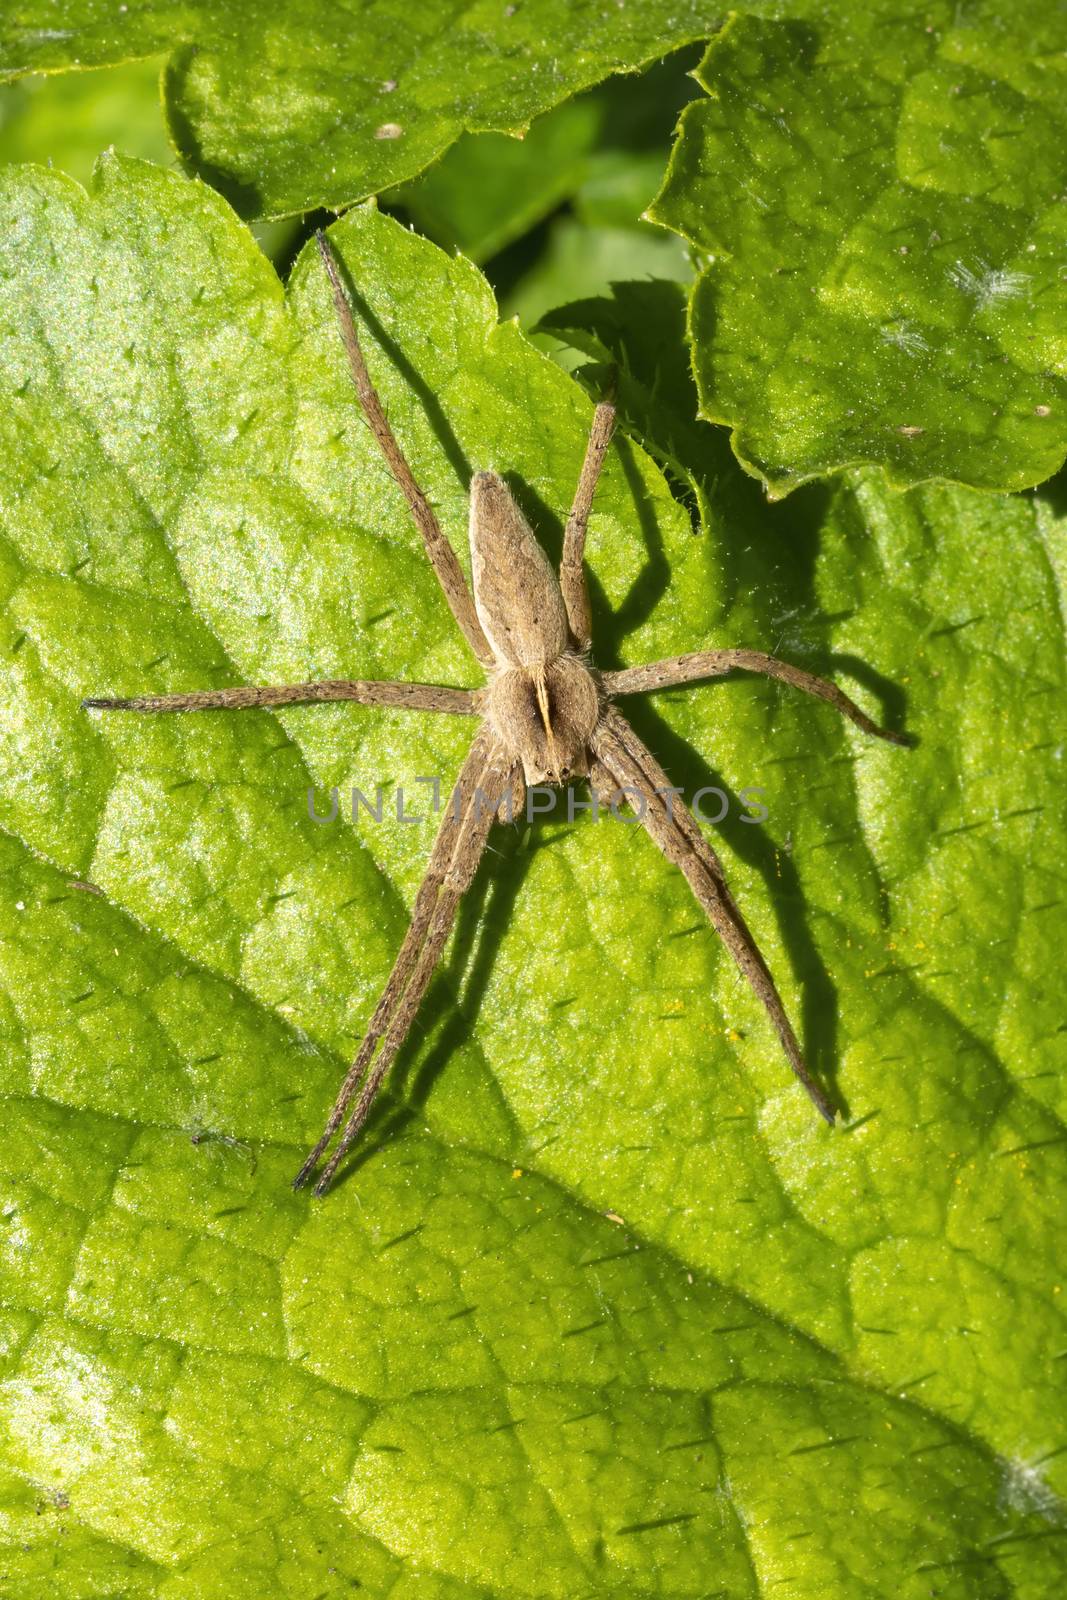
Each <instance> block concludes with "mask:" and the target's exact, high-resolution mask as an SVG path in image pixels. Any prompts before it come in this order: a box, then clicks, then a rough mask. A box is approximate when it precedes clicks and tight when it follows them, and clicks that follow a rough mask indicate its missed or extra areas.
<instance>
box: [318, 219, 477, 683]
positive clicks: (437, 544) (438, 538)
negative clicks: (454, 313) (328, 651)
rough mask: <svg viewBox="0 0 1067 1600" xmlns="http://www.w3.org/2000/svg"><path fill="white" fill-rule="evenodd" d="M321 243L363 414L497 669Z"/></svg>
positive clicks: (466, 620)
mask: <svg viewBox="0 0 1067 1600" xmlns="http://www.w3.org/2000/svg"><path fill="white" fill-rule="evenodd" d="M315 238H316V240H317V241H318V246H319V253H320V255H321V256H322V261H323V265H324V266H325V268H326V272H327V275H328V277H329V280H330V287H331V289H332V290H333V303H334V306H335V308H336V311H337V320H338V322H339V323H340V325H341V338H342V340H343V341H344V347H345V351H346V353H347V355H348V365H349V367H350V368H351V371H352V378H353V381H354V382H355V385H356V392H357V394H358V395H359V403H360V405H361V406H362V407H363V414H364V416H365V417H366V419H367V422H368V423H369V424H370V430H371V432H372V433H373V435H374V437H375V439H376V440H377V442H378V448H379V449H380V450H381V452H382V455H383V456H384V457H385V463H386V466H387V467H388V468H389V471H390V472H391V473H392V475H393V477H394V478H395V479H396V481H397V483H398V484H399V486H400V489H401V491H402V493H403V495H404V499H405V500H406V501H407V503H408V509H409V510H410V512H411V515H412V519H413V520H414V522H415V525H416V527H417V528H418V530H419V532H420V533H421V535H422V542H423V545H424V546H425V549H426V554H427V556H428V557H429V559H430V565H431V566H432V567H433V570H434V572H436V574H437V578H438V582H439V583H440V585H441V588H442V589H443V590H444V596H445V599H446V600H447V601H448V604H449V608H450V610H451V612H452V615H453V616H454V617H455V619H456V622H457V624H458V625H459V628H460V630H461V632H462V634H463V637H464V638H465V639H466V641H467V643H468V644H469V645H470V647H471V649H472V650H473V651H474V654H475V655H476V656H477V657H478V660H479V661H480V662H481V663H482V664H483V666H491V665H492V664H493V652H492V651H491V650H490V648H489V644H488V641H487V640H486V637H485V634H484V633H483V632H482V625H481V623H480V622H479V621H478V614H477V612H476V611H475V609H474V602H473V600H472V599H471V595H470V590H469V589H468V588H467V580H466V579H465V578H464V576H463V568H462V567H461V566H460V564H459V561H458V559H457V557H456V552H455V551H454V550H453V548H452V546H451V545H450V544H449V542H448V540H447V539H446V538H445V536H444V534H443V533H442V532H441V527H440V524H439V523H438V521H437V518H436V516H435V515H434V512H433V508H432V507H431V505H430V502H429V501H428V500H427V498H426V496H425V495H424V494H423V492H422V490H421V489H420V488H419V486H418V484H417V483H416V482H415V476H414V474H413V472H412V470H411V468H410V467H409V466H408V463H407V459H406V458H405V456H404V452H403V451H402V450H401V448H400V446H399V444H398V443H397V439H396V435H395V434H394V432H393V430H392V428H391V427H390V426H389V421H388V418H387V417H386V415H385V410H384V408H383V406H382V402H381V400H380V399H379V397H378V391H377V390H376V389H375V387H374V384H373V383H372V382H371V377H370V373H369V372H368V370H367V363H366V360H365V359H364V356H363V348H362V346H361V344H360V342H359V334H358V333H357V332H356V324H355V319H354V318H353V316H352V308H351V306H350V305H349V303H348V296H347V295H346V293H345V289H344V285H343V283H342V282H341V274H340V271H339V269H338V266H337V259H336V257H335V256H334V253H333V251H332V249H331V248H330V244H329V241H328V239H327V238H326V235H325V234H324V233H323V232H322V231H321V229H320V230H319V231H318V232H317V233H316V234H315Z"/></svg>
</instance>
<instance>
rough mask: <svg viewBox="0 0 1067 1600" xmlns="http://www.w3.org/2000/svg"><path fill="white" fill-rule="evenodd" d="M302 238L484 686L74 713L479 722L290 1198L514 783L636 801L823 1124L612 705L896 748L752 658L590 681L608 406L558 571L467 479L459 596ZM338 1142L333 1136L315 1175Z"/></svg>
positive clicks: (355, 689)
mask: <svg viewBox="0 0 1067 1600" xmlns="http://www.w3.org/2000/svg"><path fill="white" fill-rule="evenodd" d="M316 239H317V242H318V248H319V251H320V253H321V256H322V262H323V266H324V267H325V270H326V273H327V276H328V278H329V283H330V288H331V291H332V295H333V301H334V306H335V309H336V313H337V319H338V323H339V325H340V332H341V338H342V341H343V343H344V347H345V350H346V352H347V356H348V363H349V366H350V368H351V373H352V378H353V380H354V382H355V386H356V391H357V394H358V396H359V401H360V404H361V406H362V409H363V413H364V416H365V417H366V420H367V422H368V423H369V425H370V429H371V432H372V433H373V435H374V438H375V439H376V441H377V443H378V446H379V448H380V450H381V453H382V455H383V456H384V458H385V462H386V464H387V466H388V468H389V470H390V472H391V473H392V475H393V477H394V478H395V480H396V482H397V484H398V485H399V487H400V489H401V490H402V492H403V494H404V498H405V499H406V501H407V504H408V507H409V509H410V512H411V515H412V517H413V519H414V521H415V524H416V526H417V527H418V530H419V533H420V534H421V536H422V540H423V544H424V546H425V550H426V554H427V556H428V558H429V561H430V564H431V566H432V567H433V570H434V572H435V573H436V575H437V578H438V580H439V582H440V584H441V588H442V589H443V591H444V595H445V599H446V600H447V602H448V605H449V607H450V609H451V612H452V615H453V617H454V618H455V621H456V623H457V624H458V626H459V628H460V630H461V632H462V633H463V636H464V638H465V639H466V640H467V643H468V644H469V645H470V648H471V649H472V651H473V652H474V654H475V656H476V657H477V659H478V661H479V663H480V664H481V666H482V667H483V669H484V671H485V675H486V679H487V681H486V684H485V686H484V687H483V688H481V689H477V690H467V689H448V688H442V687H438V686H436V685H432V684H422V683H406V682H388V683H371V682H365V681H346V680H334V681H329V682H322V683H296V684H284V685H278V686H272V687H260V688H232V689H212V690H204V691H198V692H194V693H189V694H171V695H140V696H135V697H134V698H131V699H105V700H101V699H90V700H85V701H84V702H83V705H84V706H85V707H86V708H89V709H95V710H101V711H207V710H214V709H218V710H227V709H228V710H234V709H245V708H247V707H254V706H289V705H296V704H299V703H307V702H312V701H316V702H321V701H327V700H334V701H336V700H354V701H356V702H357V703H358V704H359V705H365V706H389V707H404V708H406V709H408V710H412V711H436V712H445V713H451V714H452V715H457V716H470V717H477V718H479V719H480V725H479V727H478V731H477V733H476V734H475V736H474V739H473V741H472V743H471V746H470V750H469V752H468V755H467V758H466V760H465V761H464V763H463V766H462V768H461V770H460V773H459V777H458V779H457V782H456V787H455V790H454V791H453V796H452V800H451V802H450V803H449V804H448V805H446V806H445V808H444V816H443V820H442V821H441V824H440V827H439V830H438V833H437V837H436V839H435V841H434V845H433V849H432V851H431V853H430V860H429V865H428V866H427V869H426V875H425V877H424V878H423V881H422V883H421V885H420V887H419V890H418V893H417V895H416V897H415V905H414V909H413V912H412V917H411V923H410V926H409V928H408V931H407V934H406V935H405V938H404V941H403V944H402V945H401V947H400V952H399V954H398V955H397V958H396V961H395V963H394V965H393V969H392V972H391V973H390V975H389V978H388V981H387V982H386V985H385V988H384V990H383V991H382V995H381V998H380V999H379V1001H378V1004H377V1006H376V1007H375V1010H374V1013H373V1015H372V1017H371V1019H370V1023H369V1025H368V1027H367V1031H366V1034H365V1035H364V1037H363V1040H362V1043H361V1044H360V1047H359V1050H358V1052H357V1054H356V1057H355V1059H354V1061H353V1062H352V1065H351V1067H350V1068H349V1070H348V1072H347V1074H346V1076H345V1079H344V1082H343V1083H342V1084H341V1088H340V1091H339V1093H338V1095H337V1099H336V1101H335V1102H334V1105H333V1109H332V1110H331V1112H330V1114H329V1117H328V1118H327V1121H326V1126H325V1128H324V1130H323V1133H322V1137H321V1138H320V1139H319V1141H318V1143H317V1144H316V1145H315V1147H314V1149H313V1150H312V1151H311V1152H310V1154H309V1155H308V1157H307V1160H306V1161H305V1162H304V1164H303V1166H302V1167H301V1168H300V1171H299V1172H298V1173H297V1175H296V1177H295V1178H294V1180H293V1186H294V1188H301V1187H302V1186H303V1185H305V1184H306V1183H308V1182H309V1180H310V1179H311V1178H312V1177H313V1176H315V1174H316V1173H318V1178H317V1181H316V1183H315V1186H314V1193H315V1194H316V1195H322V1194H324V1193H325V1191H326V1190H327V1189H328V1188H329V1186H330V1183H331V1182H332V1180H333V1177H334V1175H335V1173H336V1172H337V1169H338V1167H339V1165H340V1163H341V1162H342V1161H343V1159H344V1157H345V1155H346V1153H347V1151H348V1150H349V1149H350V1147H351V1145H352V1144H353V1142H354V1140H355V1139H356V1137H357V1136H358V1134H359V1132H360V1130H361V1129H362V1127H363V1125H364V1123H365V1122H366V1120H367V1116H368V1114H369V1112H370V1109H371V1105H372V1103H373V1101H374V1098H375V1096H376V1095H377V1093H378V1090H379V1089H380V1088H381V1086H382V1083H383V1081H384V1079H385V1076H386V1073H387V1072H388V1071H389V1068H390V1067H391V1065H392V1063H393V1061H394V1059H395V1057H396V1055H397V1052H398V1051H399V1050H400V1048H401V1046H402V1044H403V1043H404V1040H405V1038H406V1037H407V1034H408V1030H409V1029H410V1027H411V1025H412V1022H413V1021H414V1018H415V1014H416V1012H417V1010H418V1008H419V1005H420V1003H421V1001H422V998H423V996H424V994H425V993H426V989H427V986H428V985H429V982H430V978H431V977H432V975H433V972H434V969H435V967H436V965H437V962H438V959H439V957H440V955H441V952H442V950H443V949H444V946H445V943H446V941H447V939H448V936H449V933H450V932H451V929H452V925H453V923H454V921H455V917H456V910H457V907H458V906H459V903H460V900H461V898H462V896H463V894H464V892H465V891H466V890H467V889H468V888H469V886H470V884H471V882H472V880H473V878H474V875H475V872H476V870H477V867H478V863H479V861H480V860H481V857H482V853H483V851H484V850H485V848H486V844H487V841H488V838H489V834H490V830H491V828H492V826H493V823H494V822H495V821H496V820H497V818H498V817H499V818H500V819H501V820H503V819H504V818H507V819H508V820H510V819H511V817H512V816H513V815H514V813H515V811H516V809H517V808H519V807H521V806H522V804H523V799H524V796H525V793H526V786H527V785H531V784H550V785H553V786H559V785H562V784H565V783H567V782H569V781H570V780H571V779H572V778H587V779H588V781H589V784H590V788H591V790H592V794H593V798H594V801H595V802H598V803H599V802H601V801H604V802H607V803H611V802H612V801H614V803H615V804H616V805H617V804H619V803H620V801H621V800H622V799H623V797H627V796H629V797H631V798H630V801H629V803H630V804H631V807H632V809H635V810H637V807H635V806H633V799H634V798H638V799H639V800H640V801H641V805H640V809H639V810H638V816H639V820H640V821H641V823H642V825H643V826H644V828H645V830H646V832H647V833H648V834H649V835H650V837H651V838H652V840H653V841H654V842H655V844H656V845H657V846H658V847H659V849H660V850H661V851H662V852H663V854H664V855H665V856H666V858H667V860H668V861H670V862H671V863H672V864H673V865H674V866H676V867H678V868H679V870H680V871H681V872H682V874H683V875H684V877H685V878H686V880H687V882H688V884H689V887H690V888H691V889H692V891H693V894H694V895H695V897H696V899H697V901H698V902H699V904H700V905H701V906H702V908H703V910H704V911H705V913H706V914H707V917H708V919H709V921H710V922H711V924H712V926H713V927H714V929H715V931H716V932H717V933H718V935H719V937H720V938H721V939H722V941H723V943H724V944H725V945H726V948H727V949H728V950H729V952H730V954H731V955H732V956H733V958H734V960H735V962H736V963H737V966H738V967H739V969H740V971H741V973H742V974H743V976H744V977H745V979H746V980H747V981H748V983H749V984H750V985H751V987H752V989H753V990H754V992H755V993H756V995H757V996H758V997H759V999H760V1000H761V1001H762V1003H763V1005H764V1007H765V1008H766V1011H767V1014H768V1016H769V1017H770V1020H771V1022H772V1023H773V1025H774V1028H775V1031H776V1032H777V1034H778V1037H779V1039H780V1040H781V1043H782V1048H783V1050H784V1052H785V1055H786V1057H787V1059H788V1061H789V1064H790V1066H791V1067H792V1069H793V1072H794V1073H795V1074H796V1077H797V1078H798V1079H799V1081H800V1083H801V1084H802V1085H803V1086H804V1088H805V1089H806V1090H807V1093H808V1095H809V1096H810V1098H811V1100H812V1102H813V1104H814V1105H815V1107H816V1108H817V1110H818V1111H819V1112H820V1113H821V1114H822V1116H823V1117H825V1119H826V1121H827V1122H828V1123H831V1124H832V1123H833V1121H834V1115H835V1113H834V1107H833V1106H832V1105H831V1103H830V1101H829V1100H828V1098H827V1096H826V1093H825V1091H824V1090H823V1089H822V1088H821V1087H820V1085H819V1084H818V1083H817V1082H816V1081H815V1079H814V1078H813V1077H812V1075H811V1073H810V1072H809V1070H808V1067H807V1065H806V1063H805V1061H804V1057H803V1055H802V1054H801V1050H800V1045H799V1044H798V1042H797V1037H796V1034H795V1033H794V1031H793V1027H792V1024H791V1023H790V1021H789V1018H788V1017H787V1015H786V1012H785V1008H784V1007H783V1005H782V1001H781V999H780V997H779V994H778V990H777V988H776V987H775V983H774V979H773V978H772V976H771V973H770V969H769V968H768V966H767V963H766V962H765V961H764V959H763V957H762V955H761V954H760V952H759V950H758V948H757V946H756V943H755V940H754V939H753V937H752V934H751V933H750V932H749V929H748V926H747V924H746V923H745V920H744V917H743V916H742V915H741V912H740V910H739V909H738V906H737V904H736V902H735V901H734V898H733V896H732V895H731V893H730V890H729V888H728V887H727V884H726V880H725V877H724V875H723V869H722V864H721V863H720V861H719V858H718V856H717V855H716V853H715V851H714V850H713V849H712V847H711V845H710V844H709V843H708V841H707V840H706V839H705V837H704V835H703V833H702V832H701V831H700V828H699V827H698V826H697V823H696V821H695V819H694V818H693V815H692V813H691V812H690V811H689V810H688V808H687V807H686V806H685V804H684V803H683V802H682V800H681V797H680V795H679V794H678V791H677V789H672V787H671V785H670V783H669V780H668V778H667V775H666V773H665V772H664V771H663V769H662V767H661V766H660V765H659V762H658V761H657V760H656V758H655V756H654V755H653V754H652V752H651V751H650V750H649V749H648V748H647V746H646V745H644V744H643V743H642V742H641V740H640V739H639V738H638V737H637V734H636V733H635V732H634V730H633V728H631V726H630V724H629V723H628V722H627V720H626V718H625V717H624V716H623V715H622V712H621V711H620V710H619V709H618V706H617V705H616V703H615V702H616V700H617V699H618V698H619V697H620V696H624V695H629V694H638V693H642V692H645V691H648V690H655V689H665V688H668V687H670V686H671V685H673V684H682V683H693V682H695V681H696V680H698V679H701V678H717V677H721V676H723V675H724V674H726V673H728V672H731V671H733V670H734V669H735V668H739V669H742V670H744V671H746V672H754V673H762V674H763V675H764V676H766V677H769V678H777V679H779V680H780V681H781V682H783V683H788V684H791V685H792V686H793V687H794V688H797V689H802V690H804V691H805V693H807V694H812V695H816V696H817V697H818V698H819V699H821V700H826V701H828V702H829V704H830V705H832V706H836V707H837V709H838V711H840V712H841V713H842V714H843V715H844V716H846V717H848V718H849V719H850V720H851V721H852V722H854V723H855V724H856V725H857V727H859V728H862V729H863V731H864V732H865V733H869V734H873V735H875V736H876V737H877V738H879V739H887V740H889V742H890V743H892V744H907V743H908V742H909V740H908V739H907V736H906V735H903V734H899V733H892V732H889V731H887V730H886V729H884V728H880V727H879V726H878V725H877V724H876V723H874V722H872V720H871V719H870V717H868V716H867V715H866V714H865V713H864V712H863V711H861V709H860V708H859V706H857V705H856V704H855V703H854V702H853V701H852V700H850V699H849V698H848V696H847V695H845V694H843V693H842V691H841V690H840V689H838V688H837V687H836V685H834V684H832V683H828V682H826V681H825V679H823V678H817V677H815V676H814V675H813V674H812V673H810V672H804V671H802V670H801V669H800V668H799V667H794V666H791V665H790V664H789V663H788V662H785V661H780V660H778V659H777V658H776V657H775V656H770V655H764V654H763V653H762V652H760V651H758V650H703V651H698V652H696V653H694V654H689V655H679V656H672V657H670V658H669V659H667V660H664V661H656V662H653V663H651V664H650V665H648V666H644V667H627V668H623V670H622V671H619V672H599V671H598V670H597V669H596V667H595V666H594V665H593V664H592V661H591V659H590V654H589V652H590V648H591V645H592V630H591V626H590V611H589V594H588V590H587V587H586V580H585V569H584V554H585V537H586V527H587V524H588V520H589V513H590V509H591V507H592V502H593V495H594V491H595V489H596V485H597V480H598V478H599V476H600V470H601V467H602V465H603V462H604V457H605V455H606V453H607V450H608V447H609V445H610V443H611V436H612V432H613V429H614V425H615V407H614V406H613V405H612V404H611V403H610V402H608V401H601V403H600V404H599V405H598V406H597V407H596V410H595V412H594V414H593V422H592V427H591V431H590V434H589V440H588V444H587V446H586V452H585V458H584V461H583V463H582V468H581V472H580V475H579V478H578V486H577V489H576V491H575V495H574V503H573V505H572V506H571V511H570V515H569V516H568V518H567V525H566V530H565V533H564V539H563V555H562V560H561V562H560V568H559V574H558V576H557V574H556V573H555V572H554V571H553V569H552V567H551V566H550V564H549V561H548V558H547V556H546V555H545V553H544V551H543V549H542V547H541V545H540V544H539V543H538V541H537V539H536V538H535V537H534V534H533V531H532V530H531V528H530V526H529V524H528V523H527V522H526V520H525V518H524V516H523V514H522V512H521V511H520V509H519V507H518V505H517V504H516V502H515V499H514V498H513V496H512V494H511V491H510V489H509V488H508V486H507V484H506V483H505V482H504V480H503V478H501V477H500V476H499V475H498V474H497V473H496V472H490V471H482V472H476V473H475V474H474V476H473V478H472V480H471V486H470V553H471V569H472V575H473V590H474V592H473V597H472V595H471V592H470V590H469V589H468V587H467V583H466V580H465V578H464V576H463V571H462V568H461V567H460V564H459V561H458V559H457V557H456V554H455V551H454V550H453V549H452V546H451V545H450V544H449V543H448V541H447V540H446V539H445V537H444V535H443V533H442V532H441V528H440V525H439V523H438V521H437V518H436V516H435V514H434V512H433V510H432V508H431V506H430V504H429V502H428V501H427V499H426V497H425V495H424V494H423V492H422V490H421V489H420V488H419V486H418V484H417V483H416V482H415V478H414V476H413V474H412V472H411V468H410V467H409V466H408V463H407V460H406V459H405V457H404V454H403V451H402V450H401V448H400V445H399V444H398V443H397V440H396V437H395V435H394V434H393V431H392V429H391V427H390V425H389V422H388V420H387V419H386V415H385V412H384V410H383V408H382V404H381V401H380V399H379V397H378V394H377V391H376V390H375V388H374V385H373V383H372V382H371V378H370V374H369V372H368V369H367V364H366V361H365V359H364V356H363V351H362V347H361V345H360V341H359V335H358V333H357V331H356V325H355V320H354V318H353V314H352V310H351V307H350V305H349V301H348V296H347V294H346V292H345V288H344V285H343V283H342V280H341V274H340V271H339V268H338V265H337V261H336V259H335V257H334V254H333V251H332V249H331V246H330V244H329V242H328V240H327V239H326V236H325V234H323V233H322V232H319V233H317V234H316ZM353 1100H354V1101H355V1104H354V1106H353V1105H352V1102H353ZM350 1106H351V1107H352V1109H351V1111H349V1107H350ZM346 1114H347V1120H346ZM342 1125H343V1126H342ZM338 1130H340V1138H339V1139H338V1141H337V1144H336V1146H335V1148H334V1150H333V1152H332V1154H331V1155H330V1156H329V1158H328V1160H327V1161H326V1163H325V1166H323V1167H322V1169H321V1171H320V1170H319V1168H320V1163H321V1162H322V1160H323V1157H324V1156H325V1155H326V1152H327V1150H328V1149H329V1146H330V1145H331V1143H332V1142H333V1140H334V1137H335V1135H337V1133H338Z"/></svg>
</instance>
